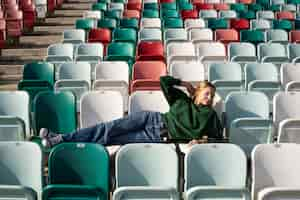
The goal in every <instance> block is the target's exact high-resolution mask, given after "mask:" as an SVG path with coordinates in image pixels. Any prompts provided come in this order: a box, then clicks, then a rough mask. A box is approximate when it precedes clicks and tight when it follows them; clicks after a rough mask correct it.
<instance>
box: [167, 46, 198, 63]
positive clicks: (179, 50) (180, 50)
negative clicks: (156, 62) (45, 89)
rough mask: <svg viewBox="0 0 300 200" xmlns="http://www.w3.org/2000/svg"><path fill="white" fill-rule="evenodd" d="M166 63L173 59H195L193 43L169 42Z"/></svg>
mask: <svg viewBox="0 0 300 200" xmlns="http://www.w3.org/2000/svg"><path fill="white" fill-rule="evenodd" d="M166 55H167V65H168V67H169V65H170V64H171V62H173V61H175V60H185V61H191V60H197V59H198V58H197V55H196V51H195V47H194V44H193V43H192V42H170V43H169V44H168V45H167V49H166Z"/></svg>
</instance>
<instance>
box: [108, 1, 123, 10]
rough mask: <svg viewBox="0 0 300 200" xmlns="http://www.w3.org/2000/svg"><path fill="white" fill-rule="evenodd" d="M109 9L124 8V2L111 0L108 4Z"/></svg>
mask: <svg viewBox="0 0 300 200" xmlns="http://www.w3.org/2000/svg"><path fill="white" fill-rule="evenodd" d="M108 10H121V11H123V10H124V4H123V3H121V2H110V3H109V4H108Z"/></svg>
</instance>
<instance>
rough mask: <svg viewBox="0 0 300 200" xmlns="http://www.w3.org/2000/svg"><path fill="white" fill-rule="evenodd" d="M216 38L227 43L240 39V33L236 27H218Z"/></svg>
mask: <svg viewBox="0 0 300 200" xmlns="http://www.w3.org/2000/svg"><path fill="white" fill-rule="evenodd" d="M215 40H216V41H220V42H222V43H224V44H226V45H227V44H228V43H230V42H237V41H239V33H238V32H237V31H236V30H235V29H218V30H216V31H215Z"/></svg>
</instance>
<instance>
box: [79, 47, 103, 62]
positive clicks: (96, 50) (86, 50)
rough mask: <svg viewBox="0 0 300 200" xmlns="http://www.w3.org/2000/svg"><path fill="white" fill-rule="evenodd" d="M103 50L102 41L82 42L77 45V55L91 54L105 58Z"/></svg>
mask: <svg viewBox="0 0 300 200" xmlns="http://www.w3.org/2000/svg"><path fill="white" fill-rule="evenodd" d="M103 52H104V50H103V44H101V43H82V44H80V45H79V46H78V47H77V49H76V54H75V57H76V58H77V57H78V56H91V57H98V58H100V59H103ZM91 61H92V60H91Z"/></svg>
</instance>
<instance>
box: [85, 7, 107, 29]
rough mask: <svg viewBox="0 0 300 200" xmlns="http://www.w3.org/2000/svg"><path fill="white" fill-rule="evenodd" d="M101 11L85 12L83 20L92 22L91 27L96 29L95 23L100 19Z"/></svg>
mask: <svg viewBox="0 0 300 200" xmlns="http://www.w3.org/2000/svg"><path fill="white" fill-rule="evenodd" d="M101 15H102V13H101V11H100V10H86V11H84V13H83V18H85V19H92V20H93V22H94V26H93V27H97V22H98V20H99V19H101Z"/></svg>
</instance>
